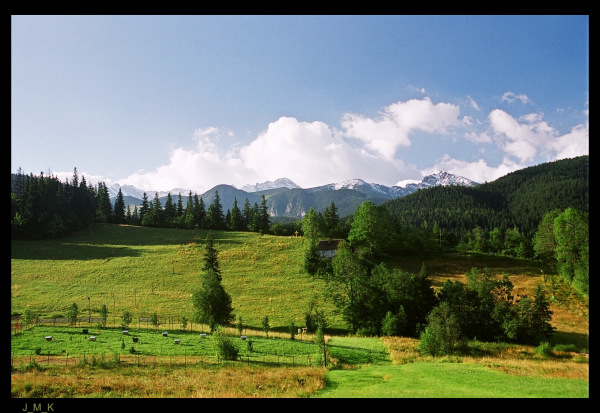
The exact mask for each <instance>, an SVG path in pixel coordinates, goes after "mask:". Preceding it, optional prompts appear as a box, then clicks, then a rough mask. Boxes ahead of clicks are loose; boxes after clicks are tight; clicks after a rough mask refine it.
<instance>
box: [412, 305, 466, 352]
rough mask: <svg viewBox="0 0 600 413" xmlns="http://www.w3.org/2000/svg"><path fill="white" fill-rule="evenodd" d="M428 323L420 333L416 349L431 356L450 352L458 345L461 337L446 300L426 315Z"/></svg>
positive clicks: (461, 340)
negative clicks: (419, 340)
mask: <svg viewBox="0 0 600 413" xmlns="http://www.w3.org/2000/svg"><path fill="white" fill-rule="evenodd" d="M427 319H428V321H429V324H428V325H427V327H426V328H425V331H424V332H422V333H421V342H420V343H419V346H418V350H419V351H420V352H421V353H424V354H429V355H431V356H434V357H435V356H440V355H447V354H451V353H452V352H453V351H455V350H456V348H457V347H459V346H460V345H461V344H462V342H463V338H462V336H461V332H460V325H459V322H458V319H457V318H456V316H455V315H454V314H453V313H452V312H451V310H450V306H449V305H448V303H447V302H445V301H444V302H442V303H441V304H440V305H439V306H438V307H436V308H434V309H433V310H431V313H429V316H427Z"/></svg>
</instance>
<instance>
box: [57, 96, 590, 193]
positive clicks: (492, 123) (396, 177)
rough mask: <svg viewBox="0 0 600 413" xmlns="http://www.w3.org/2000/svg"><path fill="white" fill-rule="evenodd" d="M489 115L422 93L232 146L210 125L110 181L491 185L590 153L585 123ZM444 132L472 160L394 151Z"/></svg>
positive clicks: (269, 131)
mask: <svg viewBox="0 0 600 413" xmlns="http://www.w3.org/2000/svg"><path fill="white" fill-rule="evenodd" d="M509 93H511V92H509ZM511 96H514V94H512V95H507V96H506V99H507V100H508V99H511ZM525 98H526V97H524V98H523V99H525ZM512 99H517V97H512ZM487 120H488V122H487V124H486V123H482V122H481V121H480V120H479V119H473V118H471V117H468V116H465V117H463V118H462V119H459V108H458V106H456V105H453V104H450V103H443V102H442V103H437V104H433V103H432V102H431V100H430V98H428V97H425V98H423V99H411V100H407V101H405V102H396V103H394V104H391V105H389V106H387V107H385V108H384V109H383V111H382V112H381V113H380V114H379V116H378V117H377V118H369V117H366V116H363V115H359V114H351V113H349V114H346V115H344V116H343V117H342V119H341V122H340V125H341V128H340V129H339V130H337V129H335V128H332V127H330V126H329V125H327V124H325V123H323V122H320V121H313V122H301V121H298V120H297V119H296V118H293V117H281V118H279V119H277V120H275V121H274V122H271V123H269V125H268V126H267V128H266V129H265V130H264V131H263V132H262V133H260V134H259V135H258V136H256V137H255V138H254V139H253V140H252V141H251V142H249V143H245V144H242V143H240V142H235V141H234V136H233V134H232V132H231V131H227V130H224V129H222V128H216V127H207V128H202V129H196V130H195V131H194V133H193V139H192V140H193V142H194V145H193V146H192V147H190V148H183V147H177V148H172V149H171V153H170V157H169V162H168V163H167V164H166V165H162V166H159V167H157V168H156V169H155V170H153V171H150V172H147V171H139V172H136V173H134V174H132V175H130V176H129V177H127V178H124V179H120V180H118V181H116V182H117V183H119V184H121V185H124V184H130V185H134V186H136V187H138V188H139V189H143V190H152V191H154V190H156V191H167V190H171V189H173V188H183V189H191V190H192V191H196V192H197V193H198V194H201V193H204V192H205V191H207V190H209V189H211V188H212V187H214V186H215V185H219V184H230V185H235V186H236V187H238V188H240V187H242V186H243V185H246V184H252V183H256V182H264V181H273V180H275V179H277V178H283V177H286V178H289V179H291V180H292V181H294V182H295V183H296V184H298V185H300V186H301V187H304V188H310V187H314V186H320V185H324V184H327V183H334V182H341V181H344V180H348V179H353V178H361V179H364V180H365V181H367V182H376V183H381V184H384V185H394V184H396V183H399V182H403V181H405V180H407V179H409V178H412V179H416V178H419V177H422V176H425V175H427V174H429V173H435V172H439V171H447V172H450V173H454V174H457V175H461V176H464V177H467V178H469V179H473V180H475V181H477V182H486V181H488V182H489V181H492V180H495V179H497V178H499V177H501V176H504V175H506V174H507V173H510V172H513V171H515V170H518V169H522V168H524V167H527V166H529V165H531V162H536V161H538V160H539V159H540V156H544V157H545V158H546V160H547V161H552V160H555V159H561V158H567V157H574V156H579V155H584V154H588V153H589V124H588V123H586V124H585V125H578V126H575V127H573V128H572V130H571V131H570V132H569V133H567V134H565V135H563V136H559V133H558V132H557V131H556V130H555V129H554V128H552V127H551V126H550V125H548V123H547V122H546V121H545V120H544V115H543V114H542V113H531V114H527V115H524V116H521V117H520V118H518V119H515V118H514V117H513V116H511V115H510V114H508V113H507V112H505V111H503V110H501V109H495V110H492V111H491V112H490V113H489V115H488V117H487ZM450 128H453V129H455V130H457V131H459V132H460V133H461V134H462V136H463V138H464V140H462V141H461V143H460V145H449V146H447V147H448V148H453V147H456V148H458V150H459V153H460V154H461V155H458V157H464V158H466V157H468V159H469V160H463V159H456V158H457V155H456V154H453V155H452V156H451V155H449V154H445V155H444V156H442V157H440V158H439V159H437V161H435V164H434V166H433V167H431V168H427V169H424V170H423V169H422V170H419V169H418V168H417V167H416V166H415V165H414V164H412V163H405V162H404V161H403V160H402V159H400V158H401V156H397V155H396V152H397V150H398V149H399V148H401V147H408V146H410V145H411V144H412V142H411V136H412V134H413V133H414V134H415V135H414V136H415V137H417V136H418V135H417V132H419V131H421V132H426V133H432V134H438V135H444V134H447V133H449V132H450ZM486 128H487V129H486ZM452 131H454V130H452ZM427 142H428V140H427V139H421V138H420V137H419V140H418V141H417V140H415V148H413V149H411V150H412V151H413V152H414V151H415V150H416V152H417V153H418V152H419V151H420V150H421V149H417V148H418V147H423V151H424V152H427V151H430V150H432V149H433V145H432V144H431V143H429V144H428V143H427ZM429 142H431V141H429ZM492 143H496V150H497V149H499V150H501V151H503V153H504V154H503V160H502V161H501V163H500V164H499V165H498V166H491V165H488V163H487V162H489V161H487V160H485V159H483V158H479V159H477V160H475V161H473V159H476V157H481V156H482V155H481V154H482V153H484V152H485V153H490V155H491V154H492V153H493V150H494V147H492V145H489V146H485V144H492ZM482 144H484V145H482ZM427 145H429V146H427ZM477 149H478V153H477V155H476V152H477V151H476V150H477ZM448 150H451V149H448ZM417 156H419V155H417ZM501 156H502V155H501ZM415 161H416V160H415ZM55 175H57V176H58V177H59V179H61V180H64V179H65V178H69V179H70V178H71V176H72V172H68V173H63V175H59V174H55ZM81 175H83V173H82V172H80V176H81ZM85 176H86V180H88V182H91V183H96V182H99V181H101V180H104V181H105V182H106V183H107V184H108V185H110V184H111V183H110V180H105V179H102V177H97V178H98V179H97V180H95V178H93V177H91V176H89V177H88V175H87V174H86V175H85Z"/></svg>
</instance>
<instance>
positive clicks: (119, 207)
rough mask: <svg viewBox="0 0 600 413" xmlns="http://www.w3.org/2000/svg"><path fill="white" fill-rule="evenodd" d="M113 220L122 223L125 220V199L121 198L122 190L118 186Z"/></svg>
mask: <svg viewBox="0 0 600 413" xmlns="http://www.w3.org/2000/svg"><path fill="white" fill-rule="evenodd" d="M113 222H114V223H115V224H123V223H124V222H125V201H124V199H123V192H122V191H121V188H119V192H118V193H117V199H116V201H115V209H114V212H113Z"/></svg>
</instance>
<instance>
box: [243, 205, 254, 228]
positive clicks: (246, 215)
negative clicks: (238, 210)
mask: <svg viewBox="0 0 600 413" xmlns="http://www.w3.org/2000/svg"><path fill="white" fill-rule="evenodd" d="M251 222H252V208H251V207H250V201H248V198H246V199H245V200H244V208H243V209H242V223H243V227H244V231H251V230H250V228H249V227H250V223H251Z"/></svg>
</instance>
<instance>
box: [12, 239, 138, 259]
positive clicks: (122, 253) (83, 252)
mask: <svg viewBox="0 0 600 413" xmlns="http://www.w3.org/2000/svg"><path fill="white" fill-rule="evenodd" d="M22 247H23V248H12V250H11V254H10V256H11V258H12V259H21V260H98V259H110V258H117V257H139V256H140V255H141V253H140V251H138V250H136V249H134V248H128V247H106V246H99V245H86V244H69V243H61V244H57V245H56V247H53V248H27V245H23V246H22Z"/></svg>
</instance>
